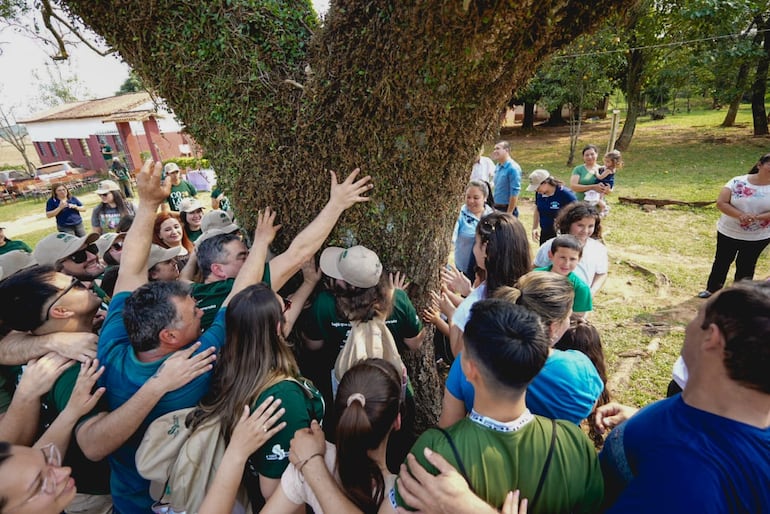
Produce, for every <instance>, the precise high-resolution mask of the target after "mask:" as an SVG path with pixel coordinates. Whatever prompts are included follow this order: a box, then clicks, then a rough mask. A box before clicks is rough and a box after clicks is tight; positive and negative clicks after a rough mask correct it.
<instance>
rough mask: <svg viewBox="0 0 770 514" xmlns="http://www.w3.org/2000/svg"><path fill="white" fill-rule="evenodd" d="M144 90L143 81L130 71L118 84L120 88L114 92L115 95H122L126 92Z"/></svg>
mask: <svg viewBox="0 0 770 514" xmlns="http://www.w3.org/2000/svg"><path fill="white" fill-rule="evenodd" d="M140 91H144V83H143V82H142V79H141V78H140V77H139V75H137V74H136V73H134V72H133V71H131V72H130V73H129V74H128V78H127V79H126V80H125V81H124V82H123V83H122V84H121V85H120V89H118V91H117V92H116V93H115V94H116V95H124V94H126V93H138V92H140Z"/></svg>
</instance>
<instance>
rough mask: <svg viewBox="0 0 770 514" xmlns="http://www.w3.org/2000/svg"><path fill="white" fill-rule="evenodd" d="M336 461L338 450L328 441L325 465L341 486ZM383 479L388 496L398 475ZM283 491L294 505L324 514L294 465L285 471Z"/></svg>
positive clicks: (282, 477) (387, 476) (317, 513)
mask: <svg viewBox="0 0 770 514" xmlns="http://www.w3.org/2000/svg"><path fill="white" fill-rule="evenodd" d="M336 461H337V448H336V447H335V446H334V445H333V444H331V443H330V442H328V441H327V442H326V453H325V454H324V463H325V464H326V469H328V470H329V472H331V473H332V474H333V475H334V479H335V480H336V481H337V483H338V484H339V482H340V479H339V477H338V476H337V474H336V473H334V465H335V463H336ZM382 478H383V479H384V481H385V488H384V491H385V494H387V491H390V490H391V489H392V488H393V486H394V485H395V483H396V475H391V474H390V473H388V474H387V475H385V476H383V477H382ZM281 489H282V490H283V493H284V494H285V495H286V498H288V499H289V501H291V502H292V503H295V504H297V505H302V504H303V503H307V504H308V505H310V506H311V507H312V508H313V511H314V512H315V513H316V514H323V509H321V503H320V502H319V501H318V498H316V496H315V494H314V493H313V490H312V489H311V488H310V486H309V485H307V482H305V478H304V477H303V476H302V473H300V472H299V471H297V468H295V467H294V465H293V464H289V466H288V467H287V468H286V471H284V472H283V475H282V476H281Z"/></svg>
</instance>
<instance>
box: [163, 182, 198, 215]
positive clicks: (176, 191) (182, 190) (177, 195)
mask: <svg viewBox="0 0 770 514" xmlns="http://www.w3.org/2000/svg"><path fill="white" fill-rule="evenodd" d="M196 196H198V190H197V189H195V186H193V185H192V184H190V183H189V182H187V181H186V180H183V181H181V182H180V183H179V184H177V185H175V186H171V194H169V195H168V198H167V199H166V201H167V202H168V206H169V208H170V209H171V210H172V211H175V212H179V208H180V207H181V206H182V200H183V199H185V198H190V197H193V198H194V197H196Z"/></svg>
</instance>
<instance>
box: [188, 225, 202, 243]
mask: <svg viewBox="0 0 770 514" xmlns="http://www.w3.org/2000/svg"><path fill="white" fill-rule="evenodd" d="M184 231H185V232H187V237H188V238H189V239H190V241H191V242H193V243H194V242H195V241H197V240H198V238H199V237H201V236H202V235H203V230H201V229H198V230H187V227H185V229H184Z"/></svg>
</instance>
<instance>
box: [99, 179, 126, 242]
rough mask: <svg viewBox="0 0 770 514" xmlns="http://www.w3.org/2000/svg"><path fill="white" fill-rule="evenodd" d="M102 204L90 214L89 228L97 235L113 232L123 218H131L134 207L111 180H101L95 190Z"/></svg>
mask: <svg viewBox="0 0 770 514" xmlns="http://www.w3.org/2000/svg"><path fill="white" fill-rule="evenodd" d="M96 194H97V195H99V199H101V201H102V203H100V204H99V205H97V206H96V207H94V210H93V212H92V213H91V228H92V230H93V231H94V232H96V233H97V234H104V233H105V232H115V231H116V230H117V227H118V224H119V223H120V220H121V218H123V216H133V215H134V206H133V205H132V204H131V202H129V201H127V200H126V199H125V198H124V197H123V193H122V192H121V191H120V186H119V185H118V184H116V183H115V182H113V181H112V180H102V181H101V182H99V188H98V189H97V190H96Z"/></svg>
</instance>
